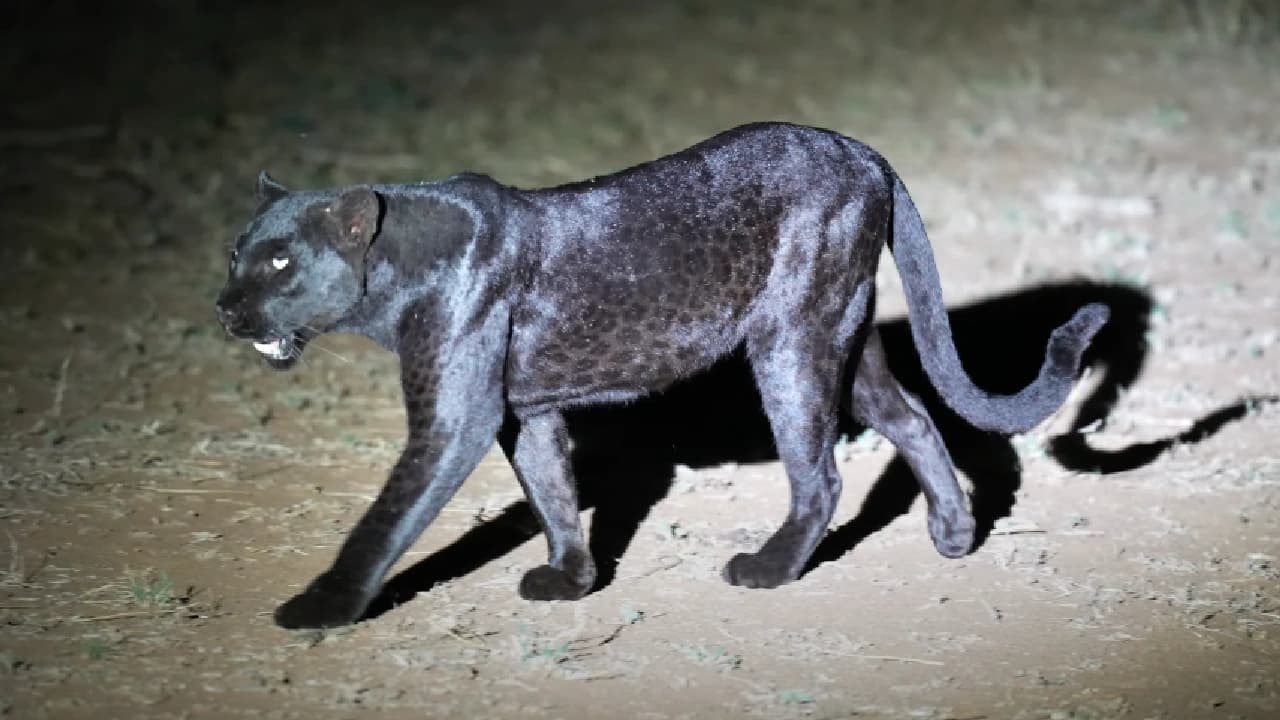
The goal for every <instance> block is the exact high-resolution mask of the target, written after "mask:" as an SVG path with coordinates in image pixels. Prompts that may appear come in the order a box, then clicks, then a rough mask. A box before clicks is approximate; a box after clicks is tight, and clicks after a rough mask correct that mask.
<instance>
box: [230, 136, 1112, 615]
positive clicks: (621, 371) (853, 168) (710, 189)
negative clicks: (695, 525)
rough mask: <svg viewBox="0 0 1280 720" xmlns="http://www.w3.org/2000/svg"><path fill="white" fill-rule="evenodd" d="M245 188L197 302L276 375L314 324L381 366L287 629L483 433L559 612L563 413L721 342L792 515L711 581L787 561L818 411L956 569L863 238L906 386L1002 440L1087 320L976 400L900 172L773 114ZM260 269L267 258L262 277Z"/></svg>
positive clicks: (948, 516) (1066, 328)
mask: <svg viewBox="0 0 1280 720" xmlns="http://www.w3.org/2000/svg"><path fill="white" fill-rule="evenodd" d="M259 199H260V206H259V207H258V210H257V212H256V214H255V217H254V220H253V221H252V223H251V224H250V225H249V228H248V230H247V231H246V232H245V233H244V235H242V236H241V238H240V240H239V242H238V244H237V253H236V255H235V257H234V258H233V261H232V266H231V271H230V277H229V280H228V282H227V286H226V288H225V289H224V290H223V293H222V295H221V297H220V298H219V300H218V307H219V314H220V317H221V318H222V321H223V323H224V324H225V325H226V327H227V329H228V330H229V331H230V332H232V333H233V334H234V335H236V336H237V337H242V338H246V339H251V340H255V341H260V342H263V341H271V342H272V343H273V344H272V345H270V346H269V347H270V348H271V350H270V351H269V352H270V355H272V356H273V357H270V358H269V362H271V364H272V365H273V366H275V367H278V368H285V367H288V366H290V365H292V364H293V363H294V362H296V360H297V358H298V357H299V355H300V354H301V352H302V349H303V347H304V346H305V343H306V342H307V340H309V339H310V338H311V337H313V336H314V335H316V334H318V333H320V332H331V331H332V332H354V333H361V334H364V335H367V336H368V337H371V338H372V339H374V340H375V341H377V342H378V343H380V344H381V345H383V346H384V347H386V348H388V349H390V350H393V351H395V352H397V353H398V354H399V356H400V362H401V376H402V382H403V388H404V399H405V406H406V409H407V414H408V423H409V428H408V430H409V438H408V443H407V446H406V448H405V450H404V454H403V456H402V457H401V458H400V460H399V462H397V463H396V466H395V468H394V469H393V470H392V472H391V476H390V478H389V480H388V481H387V484H386V486H385V487H384V488H383V490H382V492H381V493H380V494H379V496H378V498H377V499H376V500H375V501H374V503H373V505H372V507H370V508H369V510H368V512H367V513H366V514H365V515H364V517H363V518H361V520H360V522H359V523H358V524H357V525H356V527H355V529H354V530H353V531H352V533H351V535H350V537H349V538H348V539H347V542H346V543H345V544H344V545H343V547H342V549H341V551H340V552H339V554H338V557H337V559H336V561H335V562H334V564H333V566H332V568H330V569H329V570H328V571H327V572H325V573H324V574H322V575H321V576H320V577H319V578H317V579H316V580H315V581H314V582H312V583H311V585H310V586H309V587H308V588H307V589H306V590H305V591H304V592H302V593H301V594H299V595H298V596H296V597H294V598H293V599H292V600H290V601H288V602H287V603H285V604H284V605H283V606H281V608H280V609H279V611H278V612H277V613H276V620H277V621H278V622H279V623H280V624H281V625H284V626H286V627H328V626H335V625H342V624H346V623H350V622H353V621H355V620H357V619H359V618H360V616H361V613H362V612H364V610H365V608H366V607H367V605H368V603H369V602H370V600H371V599H372V598H373V597H374V595H375V594H376V593H377V591H378V589H379V586H380V584H381V582H382V580H383V577H384V575H385V574H386V572H387V570H388V568H389V567H390V566H391V564H392V563H393V562H394V561H395V560H396V559H397V558H399V557H400V555H401V554H402V553H403V552H404V550H405V549H406V548H407V547H408V546H409V544H410V543H412V542H413V541H414V540H415V539H416V538H417V537H418V535H419V534H420V533H421V532H422V530H423V529H424V528H425V527H426V526H427V524H428V523H430V522H431V521H432V520H433V519H434V518H435V516H436V514H437V513H438V512H439V511H440V508H441V507H442V506H443V505H444V504H445V502H446V501H448V500H449V498H450V497H451V496H452V495H453V493H454V491H455V490H456V489H457V488H458V486H459V485H460V484H461V482H462V480H463V479H464V478H466V476H467V475H468V474H469V473H470V472H471V470H472V469H473V468H474V467H475V465H476V464H477V463H478V462H479V461H480V459H481V457H482V456H483V455H484V453H485V452H486V451H487V450H488V448H489V447H490V445H491V444H492V442H493V440H494V438H495V437H498V438H499V441H500V442H501V443H502V447H503V449H504V450H505V451H506V453H507V457H508V458H510V460H511V462H512V464H513V465H514V467H515V470H516V474H517V476H518V477H519V479H520V482H521V484H522V485H523V487H524V489H525V492H526V493H527V495H528V497H529V501H530V503H531V504H532V506H533V507H534V509H535V510H536V512H537V514H538V517H539V519H540V520H541V522H542V525H543V528H544V529H545V531H546V535H547V543H548V546H549V549H550V559H549V562H548V564H547V565H544V566H541V567H538V568H534V569H533V570H531V571H529V573H528V574H526V575H525V577H524V579H523V580H522V582H521V583H520V594H521V595H522V596H523V597H525V598H529V599H540V600H551V599H575V598H579V597H582V596H583V595H585V594H586V593H587V592H589V591H590V590H591V589H592V587H593V585H594V583H595V579H596V571H595V564H594V562H593V561H592V558H591V556H590V554H589V552H588V550H587V547H586V544H585V542H584V539H583V533H582V528H581V525H580V524H579V519H578V505H577V498H576V494H575V489H574V480H573V477H572V474H571V470H570V465H569V460H568V453H567V443H568V440H567V436H566V433H565V424H564V419H563V417H562V410H563V409H565V408H568V407H572V406H581V405H587V404H598V403H607V402H620V401H626V400H628V399H633V398H636V397H639V396H641V395H644V394H646V393H650V392H653V391H656V390H660V389H662V388H664V387H666V386H667V385H669V384H670V383H672V382H673V381H675V380H677V379H679V378H682V377H685V376H688V375H690V374H692V373H695V372H697V371H699V370H701V369H704V368H706V367H708V366H709V365H710V364H711V363H713V362H714V361H715V360H717V359H718V358H721V357H723V356H724V355H725V354H726V353H728V352H730V351H731V350H733V349H734V348H736V347H744V348H745V351H746V355H747V358H748V360H749V362H750V364H751V367H752V371H753V374H754V376H755V379H756V384H757V386H758V388H759V390H760V394H761V397H762V400H763V405H764V408H765V411H766V414H767V415H768V417H769V420H770V423H771V425H772V427H773V431H774V435H775V439H776V443H777V447H778V452H779V456H780V457H781V459H782V462H783V464H784V466H785V468H786V471H787V475H788V477H789V478H790V481H791V507H790V511H789V513H788V514H787V517H786V519H785V520H784V522H783V524H782V527H781V528H780V529H779V530H778V531H777V533H776V534H775V535H774V536H773V537H771V538H770V539H769V540H768V541H767V542H766V543H765V544H764V547H763V548H761V550H760V551H759V552H757V553H755V554H742V555H738V556H736V557H734V558H733V559H731V560H730V561H729V563H728V565H727V566H726V567H725V570H724V577H725V579H726V580H728V581H729V582H731V583H734V584H737V585H745V586H748V587H774V586H777V585H780V584H782V583H786V582H788V581H790V580H793V579H795V578H796V577H797V576H798V575H799V574H800V572H801V570H802V569H803V568H804V566H805V563H806V561H807V560H808V559H809V556H810V554H811V553H812V551H813V549H814V546H815V545H816V544H817V543H818V541H819V540H820V539H821V537H822V535H823V533H824V532H825V531H826V528H827V525H828V522H829V521H830V519H831V514H832V511H833V510H834V508H835V504H836V501H837V499H838V497H839V494H840V476H839V474H838V473H837V472H836V467H835V463H834V459H833V454H832V447H833V444H834V443H835V441H836V421H837V413H838V411H839V410H840V408H841V407H844V408H845V409H846V410H848V411H851V412H852V414H853V415H854V416H855V417H856V418H858V419H859V420H860V421H861V422H863V423H865V424H866V425H868V426H870V427H872V428H874V429H876V430H877V431H879V432H880V433H881V434H882V435H884V436H885V437H886V438H888V439H889V440H890V441H891V442H892V443H893V444H894V445H895V446H897V448H898V449H899V450H900V451H901V453H902V454H903V456H904V457H905V458H906V459H907V461H908V463H909V464H910V466H911V468H912V470H913V471H914V472H915V474H916V477H917V478H918V479H919V482H920V485H921V487H922V488H923V490H924V494H925V496H926V498H927V500H928V504H929V532H930V535H931V536H932V538H933V541H934V544H935V546H936V547H937V549H938V551H939V552H941V553H942V554H943V555H945V556H947V557H959V556H961V555H963V554H965V553H966V552H968V550H969V549H970V546H971V545H972V542H973V535H974V521H973V517H972V515H971V514H970V512H969V510H968V508H967V504H966V498H965V495H964V493H963V491H962V490H961V489H960V487H959V485H958V484H957V482H956V479H955V476H954V473H953V470H952V463H951V459H950V457H949V456H948V454H947V449H946V447H945V446H944V445H943V443H942V440H941V438H940V436H939V435H938V432H937V430H936V429H935V427H934V425H933V422H932V420H930V418H929V416H928V414H927V413H926V412H925V410H924V408H923V406H922V405H921V404H920V403H919V402H918V401H917V400H916V398H915V397H913V396H912V395H910V394H909V393H907V392H905V391H904V390H903V389H902V388H901V387H900V386H899V385H898V383H897V382H896V381H895V380H894V378H893V376H892V375H891V374H890V373H889V370H888V367H887V365H886V363H885V357H884V352H883V350H882V348H881V344H880V339H879V337H878V336H877V335H876V333H875V332H874V330H873V326H872V324H871V322H870V319H871V316H872V312H873V306H874V296H875V288H874V275H875V269H876V263H877V258H878V257H879V254H880V249H881V247H882V246H883V245H884V244H885V243H888V244H889V246H890V248H891V249H892V250H893V252H894V258H895V261H896V262H897V266H898V269H899V272H900V273H901V276H902V279H903V285H904V287H905V288H906V294H907V300H908V307H909V312H910V318H911V325H912V330H913V336H914V339H915V343H916V346H917V348H918V350H919V352H920V355H921V360H922V363H923V365H924V368H925V370H926V372H927V374H928V376H929V378H930V380H931V382H932V383H933V384H934V385H935V386H936V387H937V388H938V390H939V394H940V395H941V396H942V397H943V398H944V400H945V401H946V402H947V403H948V405H950V406H951V407H952V408H954V409H955V411H956V412H957V413H959V414H960V415H961V416H963V417H964V418H965V419H966V420H968V421H970V422H972V423H973V424H975V425H976V426H978V427H982V428H987V429H990V430H994V431H999V432H1004V433H1009V432H1017V431H1021V430H1025V429H1028V428H1030V427H1031V426H1033V425H1035V424H1036V423H1038V422H1039V421H1040V420H1042V419H1044V418H1045V417H1046V416H1047V415H1048V414H1049V413H1051V412H1052V411H1053V410H1054V409H1056V408H1057V407H1058V406H1059V405H1060V404H1061V402H1062V401H1063V399H1064V398H1065V396H1066V394H1067V391H1068V390H1069V389H1070V386H1071V383H1072V381H1073V379H1074V377H1075V374H1076V372H1077V370H1078V365H1079V358H1080V354H1081V352H1082V351H1083V350H1084V348H1085V346H1086V345H1087V344H1088V342H1089V340H1090V338H1092V336H1093V334H1094V333H1095V332H1096V331H1097V330H1098V328H1099V327H1100V326H1101V325H1102V324H1103V323H1104V322H1105V321H1106V317H1107V312H1106V308H1105V307H1103V306H1100V305H1089V306H1086V307H1085V308H1083V309H1081V310H1080V311H1079V312H1078V313H1077V314H1076V316H1075V317H1074V318H1072V319H1071V320H1070V321H1069V322H1068V323H1067V324H1065V325H1063V326H1062V327H1060V328H1058V329H1057V330H1055V331H1054V333H1053V336H1052V338H1051V339H1050V343H1049V348H1048V352H1047V353H1046V357H1045V361H1044V365H1043V366H1042V368H1041V371H1040V375H1039V377H1038V378H1037V379H1036V380H1035V381H1034V382H1033V383H1032V384H1031V385H1029V386H1028V387H1027V388H1025V389H1024V390H1022V391H1021V392H1020V393H1018V394H1016V395H1013V396H1007V397H1003V396H1002V397H993V396H991V395H988V394H986V393H984V392H983V391H981V390H979V389H978V388H976V387H975V386H974V385H973V384H972V383H971V382H970V381H969V378H968V376H967V375H966V374H965V372H964V370H963V368H962V367H961V365H960V361H959V358H958V357H957V355H956V352H955V348H954V345H953V344H952V341H951V331H950V327H949V325H948V322H947V316H946V313H945V310H944V307H943V303H942V298H941V292H940V288H939V283H938V276H937V270H936V268H935V266H934V261H933V257H932V252H931V250H930V248H929V244H928V240H927V239H926V237H925V233H924V228H923V226H922V224H921V222H920V218H919V216H918V214H917V213H916V209H915V207H914V206H913V204H912V202H911V199H910V197H909V196H908V195H907V191H906V189H905V188H904V187H903V185H902V182H901V180H899V179H898V177H897V176H896V175H895V174H894V172H893V170H892V169H891V168H890V167H889V165H888V163H887V162H886V161H885V160H884V159H883V158H882V157H881V156H880V155H879V154H877V153H876V152H875V151H873V150H871V149H870V148H868V147H867V146H865V145H862V144H860V143H858V142H856V141H854V140H851V139H849V138H846V137H843V136H840V135H837V134H835V133H832V132H828V131H824V130H818V129H814V128H806V127H798V126H793V125H785V124H756V125H748V126H743V127H740V128H737V129H734V130H730V131H728V132H725V133H722V134H720V135H717V136H716V137H713V138H711V139H709V140H707V141H705V142H702V143H699V144H698V145H695V146H693V147H691V148H689V149H687V150H684V151H681V152H679V153H676V154H674V155H671V156H668V157H665V158H662V159H659V160H655V161H653V162H649V163H645V164H642V165H638V166H636V167H633V168H630V169H627V170H624V171H622V172H619V173H617V174H614V175H609V176H606V177H600V178H595V179H592V180H588V181H585V182H581V183H576V184H573V185H566V186H563V187H557V188H551V189H545V190H518V189H515V188H510V187H506V186H503V185H500V184H498V183H496V182H494V181H493V180H491V179H489V178H486V177H482V176H478V175H458V176H455V177H452V178H449V179H447V180H444V181H441V182H436V183H424V184H419V185H371V186H353V187H348V188H338V189H333V190H325V191H314V192H289V191H287V190H285V189H284V188H283V187H281V186H279V185H278V184H276V183H275V182H274V181H272V180H271V179H270V178H269V177H267V176H266V175H265V174H264V175H263V176H262V177H261V178H260V179H259ZM273 258H281V259H287V261H288V262H287V265H286V266H285V267H284V269H280V270H277V269H276V268H275V267H273V266H272V259H273ZM277 264H280V263H279V262H278V263H277ZM1011 331H1016V330H1011ZM280 339H283V342H278V341H279V340H280ZM850 357H859V358H860V359H859V360H858V363H857V365H856V367H857V371H856V375H855V377H854V380H853V383H852V388H853V390H852V396H851V397H849V396H846V397H841V391H840V388H841V387H842V380H843V378H842V377H841V373H842V368H844V367H845V364H846V361H848V360H849V358H850ZM849 366H850V367H853V365H852V364H850V365H849ZM504 419H505V422H504Z"/></svg>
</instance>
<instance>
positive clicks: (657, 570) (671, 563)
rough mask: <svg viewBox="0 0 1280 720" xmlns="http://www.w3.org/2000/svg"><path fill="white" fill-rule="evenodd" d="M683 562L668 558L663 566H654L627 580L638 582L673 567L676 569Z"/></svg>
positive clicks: (678, 559)
mask: <svg viewBox="0 0 1280 720" xmlns="http://www.w3.org/2000/svg"><path fill="white" fill-rule="evenodd" d="M683 562H684V561H683V560H681V559H680V558H670V559H669V561H668V562H665V563H663V564H661V565H658V566H656V567H652V568H649V569H648V570H645V571H644V572H639V573H636V574H634V575H632V576H631V577H630V578H628V579H629V580H638V579H639V578H646V577H649V576H650V575H653V574H655V573H660V572H664V571H666V570H670V569H672V568H674V567H676V566H678V565H680V564H681V563H683Z"/></svg>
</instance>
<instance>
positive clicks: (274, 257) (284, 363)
mask: <svg viewBox="0 0 1280 720" xmlns="http://www.w3.org/2000/svg"><path fill="white" fill-rule="evenodd" d="M257 198H258V208H257V210H256V211H255V212H254V216H253V219H252V220H251V221H250V222H249V224H248V226H247V227H246V228H245V230H244V232H243V233H241V234H240V236H239V237H238V238H237V239H236V243H235V246H234V248H233V249H232V251H231V261H230V266H229V268H228V271H227V282H226V285H225V286H224V287H223V288H222V292H221V293H220V294H219V295H218V300H217V313H218V319H219V320H220V321H221V323H222V326H223V327H224V328H226V330H227V332H229V333H230V334H231V335H232V336H234V337H236V338H240V339H243V340H248V341H249V342H251V343H253V347H254V349H256V350H257V351H258V352H259V353H261V354H262V356H263V357H264V358H265V359H266V361H267V364H268V365H270V366H271V367H273V368H275V369H277V370H285V369H288V368H290V367H292V366H293V365H294V364H296V363H297V362H298V360H299V359H300V358H301V357H302V352H303V350H304V348H305V347H306V344H307V342H308V341H309V340H311V339H312V338H314V337H315V336H317V335H319V334H322V333H324V332H327V331H329V330H331V329H332V328H333V327H334V325H335V324H336V323H337V322H338V321H339V320H340V319H342V318H343V317H344V316H346V315H347V314H348V313H350V312H351V310H352V309H353V308H354V307H355V305H356V303H358V302H359V301H360V299H361V297H363V295H364V289H365V258H366V254H367V252H368V249H369V245H370V243H371V242H372V241H373V238H374V236H375V235H376V234H377V231H378V222H379V218H380V215H381V202H380V200H379V197H378V195H377V193H375V192H374V191H373V190H371V189H369V188H367V187H360V186H354V187H349V188H343V189H339V190H329V191H318V192H294V191H290V190H288V189H286V188H285V187H284V186H283V185H281V184H280V183H278V182H276V181H275V180H273V179H272V178H271V177H270V176H269V175H267V173H265V172H263V173H262V174H260V175H259V176H258V187H257Z"/></svg>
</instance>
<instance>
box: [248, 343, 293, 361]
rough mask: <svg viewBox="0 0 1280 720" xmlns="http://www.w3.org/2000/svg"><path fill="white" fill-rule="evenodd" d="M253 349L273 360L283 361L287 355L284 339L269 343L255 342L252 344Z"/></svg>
mask: <svg viewBox="0 0 1280 720" xmlns="http://www.w3.org/2000/svg"><path fill="white" fill-rule="evenodd" d="M253 349H254V350H257V351H258V352H260V353H262V354H263V355H266V356H267V357H269V358H273V359H275V360H283V359H284V358H285V356H286V355H287V354H288V353H286V352H285V340H284V338H280V339H279V340H272V341H271V342H264V343H260V342H256V343H254V344H253Z"/></svg>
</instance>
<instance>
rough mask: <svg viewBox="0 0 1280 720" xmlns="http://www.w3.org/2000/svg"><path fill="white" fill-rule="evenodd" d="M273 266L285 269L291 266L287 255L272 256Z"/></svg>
mask: <svg viewBox="0 0 1280 720" xmlns="http://www.w3.org/2000/svg"><path fill="white" fill-rule="evenodd" d="M271 267H273V268H275V269H277V270H283V269H285V268H287V267H289V258H287V257H277V258H271Z"/></svg>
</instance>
